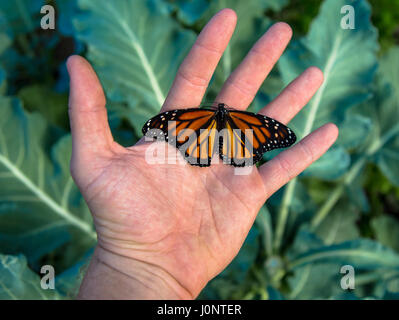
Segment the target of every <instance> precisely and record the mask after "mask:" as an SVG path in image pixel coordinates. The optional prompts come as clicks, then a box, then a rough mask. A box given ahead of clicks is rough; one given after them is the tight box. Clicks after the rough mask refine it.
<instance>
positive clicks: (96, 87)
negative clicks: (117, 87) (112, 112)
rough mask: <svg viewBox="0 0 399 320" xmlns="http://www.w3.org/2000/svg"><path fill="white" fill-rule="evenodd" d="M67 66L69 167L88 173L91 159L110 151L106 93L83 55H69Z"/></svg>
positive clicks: (91, 165)
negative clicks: (68, 80) (70, 146)
mask: <svg viewBox="0 0 399 320" xmlns="http://www.w3.org/2000/svg"><path fill="white" fill-rule="evenodd" d="M67 68H68V72H69V76H70V93H69V120H70V126H71V133H72V160H71V168H73V171H74V170H79V171H82V172H87V169H88V168H90V167H94V166H93V163H92V160H93V159H95V158H97V157H96V156H98V155H99V154H104V153H107V151H108V152H109V151H110V148H111V145H112V142H113V138H112V134H111V130H110V128H109V125H108V118H107V110H106V108H105V96H104V92H103V89H102V87H101V84H100V81H99V80H98V78H97V75H96V73H95V72H94V70H93V68H92V67H91V66H90V64H89V63H88V62H87V61H86V60H85V59H84V58H82V57H80V56H71V57H69V58H68V61H67ZM80 169H81V170H80ZM72 174H73V172H72ZM74 178H75V177H74Z"/></svg>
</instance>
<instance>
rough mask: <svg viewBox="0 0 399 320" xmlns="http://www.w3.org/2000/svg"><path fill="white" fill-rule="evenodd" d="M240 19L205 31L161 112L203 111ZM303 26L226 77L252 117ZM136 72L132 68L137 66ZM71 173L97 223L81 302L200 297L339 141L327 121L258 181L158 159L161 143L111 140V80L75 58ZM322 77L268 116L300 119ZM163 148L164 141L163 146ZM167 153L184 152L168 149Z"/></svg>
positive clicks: (296, 84) (313, 77)
mask: <svg viewBox="0 0 399 320" xmlns="http://www.w3.org/2000/svg"><path fill="white" fill-rule="evenodd" d="M235 24H236V15H235V13H234V12H233V11H232V10H230V9H224V10H222V11H220V12H219V13H218V14H216V15H215V16H214V17H213V18H212V19H211V20H210V21H209V23H208V24H207V25H206V26H205V28H204V29H203V30H202V32H201V34H200V35H199V36H198V39H197V41H196V43H195V44H194V45H193V47H192V49H191V51H190V53H189V54H188V56H187V57H186V58H185V60H184V62H183V63H182V65H181V66H180V68H179V71H178V73H177V75H176V78H175V80H174V83H173V85H172V88H171V89H170V92H169V94H168V97H167V99H166V101H165V103H164V105H163V107H162V110H161V111H167V110H171V109H176V108H187V107H192V106H193V105H200V103H201V100H202V98H203V95H204V93H205V90H206V88H207V85H208V83H209V81H210V79H211V76H212V73H213V71H214V69H215V67H216V65H217V63H218V61H219V59H220V57H221V55H222V53H223V51H224V49H225V48H226V46H227V43H228V41H229V40H230V37H231V35H232V33H233V30H234V28H235ZM291 34H292V31H291V29H290V27H289V26H288V25H287V24H285V23H277V24H275V25H273V26H272V27H271V28H270V29H269V30H268V31H267V33H266V34H265V35H264V36H262V37H261V38H260V39H259V40H258V42H257V43H256V44H255V45H254V46H253V48H252V49H251V51H250V52H249V53H248V55H247V56H246V58H245V59H244V60H243V61H242V63H241V64H240V65H239V66H238V67H237V69H236V70H235V71H234V72H233V73H232V74H231V75H230V77H229V78H228V79H227V81H226V82H225V84H224V86H223V88H222V90H221V92H220V93H219V95H218V97H217V99H216V100H217V101H219V102H223V103H226V104H227V105H230V106H232V107H234V108H236V109H242V110H245V109H246V108H247V107H248V105H249V104H250V103H251V101H252V100H253V98H254V96H255V94H256V92H257V90H258V89H259V87H260V85H261V84H262V82H263V80H264V79H265V77H266V76H267V74H268V73H269V72H270V70H271V69H272V67H273V65H274V64H275V62H276V61H277V60H278V58H279V57H280V55H281V54H282V52H283V50H284V48H285V47H286V45H287V43H288V42H289V39H290V38H291ZM127 67H129V66H127ZM68 70H69V73H70V78H71V83H70V88H71V89H70V90H71V91H70V102H69V106H70V109H69V113H70V121H71V131H72V141H73V152H72V159H71V173H72V176H73V178H74V180H75V181H76V183H77V185H78V187H79V188H80V190H81V192H82V194H83V196H84V198H85V200H86V202H87V204H88V206H89V208H90V210H91V212H92V214H93V218H94V223H95V226H96V231H97V234H98V245H97V248H96V250H95V253H94V256H93V258H92V261H91V264H90V267H89V269H88V271H87V273H86V276H85V279H84V281H83V284H82V287H81V290H80V294H79V297H80V298H86V299H101V298H117V299H123V298H125V299H161V298H166V299H179V298H181V299H192V298H195V297H197V295H198V294H199V293H200V291H201V290H202V288H203V287H204V286H205V285H206V284H207V282H208V281H209V280H210V279H212V278H213V277H214V276H216V275H217V274H218V273H220V272H221V271H222V270H223V269H224V268H225V267H226V266H227V265H228V264H229V263H230V262H231V260H232V259H233V258H234V257H235V255H236V254H237V253H238V251H239V250H240V248H241V246H242V244H243V242H244V240H245V237H246V236H247V234H248V232H249V230H250V228H251V226H252V224H253V222H254V220H255V217H256V215H257V213H258V211H259V209H260V208H261V206H262V205H263V204H264V202H265V201H266V199H268V198H269V197H270V196H271V195H272V194H273V193H274V192H276V191H277V190H278V189H279V188H280V187H282V186H283V185H284V184H285V183H287V182H288V181H289V180H290V179H292V178H294V177H295V176H297V175H298V174H299V173H301V172H302V171H303V170H305V169H306V168H307V167H308V166H309V165H310V164H311V163H312V162H313V161H315V160H316V159H318V158H319V157H320V156H321V155H322V154H323V153H324V152H326V151H327V149H328V148H329V147H330V146H331V145H332V144H333V142H334V141H335V139H336V138H337V135H338V130H337V127H336V126H335V125H333V124H326V125H324V126H323V127H321V128H319V129H317V130H315V131H314V132H312V133H311V134H310V135H309V136H307V137H305V138H304V139H302V140H301V141H300V142H299V143H297V144H296V145H295V146H293V147H291V148H289V149H287V150H285V151H284V152H281V153H280V154H279V155H278V156H276V157H274V158H273V159H272V160H270V161H268V162H267V163H265V164H264V165H262V166H260V167H259V168H258V169H257V168H254V170H252V171H251V173H250V174H248V175H235V174H234V170H235V168H233V167H231V166H227V165H224V164H222V163H219V164H212V165H211V166H210V167H208V168H201V167H196V166H191V165H189V164H188V163H183V164H181V163H177V164H156V165H154V164H149V163H148V162H147V161H146V158H145V152H146V150H147V148H148V147H149V145H151V144H150V143H144V142H143V141H140V142H139V143H138V144H136V145H135V146H132V147H129V148H123V147H122V146H120V145H119V144H117V143H116V142H115V141H114V140H113V138H112V135H111V131H110V129H109V125H108V121H107V112H106V109H105V97H104V94H103V91H102V88H101V85H100V83H99V81H98V79H97V77H96V75H95V73H94V71H93V70H92V68H91V67H90V65H89V64H88V62H87V61H85V60H84V59H83V58H81V57H78V56H73V57H71V58H69V60H68ZM322 81H323V76H322V73H321V71H320V70H319V69H317V68H315V67H311V68H309V69H307V70H305V71H304V72H303V73H302V74H301V75H300V76H299V77H298V78H297V79H295V80H294V81H293V82H292V83H291V84H290V85H289V86H287V87H286V88H285V89H284V91H283V92H282V93H281V94H280V95H279V96H278V97H277V98H276V99H275V100H274V101H272V102H271V103H270V104H268V105H267V106H265V107H264V108H263V109H262V110H261V111H260V113H261V114H264V115H267V116H269V117H271V118H274V119H276V120H278V121H280V122H282V123H285V124H286V123H287V122H289V121H290V120H291V119H292V118H293V117H294V116H295V115H296V113H298V112H299V110H300V109H301V108H302V107H303V106H304V105H305V104H306V103H307V101H308V100H309V99H310V98H311V97H312V95H313V94H314V93H315V91H316V90H317V89H318V88H319V86H320V85H321V83H322ZM158 143H163V142H158ZM168 152H172V153H178V151H177V150H176V149H175V148H173V147H171V146H169V147H168Z"/></svg>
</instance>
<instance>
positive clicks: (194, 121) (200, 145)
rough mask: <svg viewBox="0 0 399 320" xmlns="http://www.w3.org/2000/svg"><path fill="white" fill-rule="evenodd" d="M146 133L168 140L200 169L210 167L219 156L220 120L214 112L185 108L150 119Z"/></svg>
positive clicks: (144, 130)
mask: <svg viewBox="0 0 399 320" xmlns="http://www.w3.org/2000/svg"><path fill="white" fill-rule="evenodd" d="M142 131H143V134H144V135H146V136H148V137H152V138H155V139H158V140H166V141H168V142H169V143H170V144H171V145H173V146H175V147H177V148H178V149H179V150H180V152H181V153H182V154H183V156H184V158H185V159H186V160H187V161H188V162H189V163H190V164H191V165H197V166H202V167H205V166H209V165H210V164H211V159H212V156H213V154H214V153H215V151H216V150H215V145H216V143H215V142H216V139H217V119H216V117H215V110H214V109H199V108H191V109H181V110H172V111H167V112H163V113H161V114H158V115H157V116H155V117H153V118H152V119H150V120H148V121H147V122H146V124H145V125H144V127H143V130H142Z"/></svg>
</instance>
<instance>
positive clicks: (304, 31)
mask: <svg viewBox="0 0 399 320" xmlns="http://www.w3.org/2000/svg"><path fill="white" fill-rule="evenodd" d="M45 3H48V4H51V5H53V6H54V7H55V8H56V11H57V20H56V30H42V29H41V28H40V23H39V22H40V18H41V14H40V7H41V6H42V5H43V4H45ZM345 4H351V5H353V6H354V8H355V13H356V28H355V29H354V30H343V29H341V28H340V18H341V17H342V15H341V14H340V8H341V7H342V6H343V5H345ZM370 4H371V6H370ZM370 4H369V3H368V2H367V1H366V0H351V1H343V0H324V1H321V0H311V1H299V0H248V1H245V2H243V1H239V0H214V1H211V0H197V1H190V0H140V1H128V0H115V1H112V2H110V1H105V0H101V1H100V0H51V1H50V0H49V1H44V0H34V1H29V0H18V1H12V2H11V1H9V2H6V1H3V2H0V299H32V298H33V299H63V298H72V297H73V296H74V295H75V294H76V291H77V289H78V287H79V283H80V281H81V279H82V275H83V272H84V269H85V266H86V265H87V261H88V260H89V258H90V255H91V253H92V249H93V247H94V245H95V233H94V229H93V224H92V220H91V215H90V212H89V210H88V208H87V206H86V204H85V203H84V200H83V198H82V196H81V195H80V193H79V191H78V189H77V188H76V186H75V185H74V183H73V181H72V179H71V177H70V174H69V157H70V152H71V142H70V136H69V134H68V130H69V129H68V116H67V91H68V76H67V73H66V67H65V60H66V57H67V56H69V55H70V54H73V53H77V54H82V55H84V56H85V57H87V58H88V59H89V60H90V61H91V63H92V64H93V66H94V68H95V70H96V72H97V73H98V75H99V77H100V79H101V81H102V83H103V85H104V88H105V92H106V95H107V108H108V111H109V120H110V125H111V128H112V131H113V134H114V136H115V138H116V139H117V140H118V141H119V142H120V143H122V144H123V145H131V144H133V143H135V141H137V139H138V138H139V137H140V128H141V126H142V124H143V122H144V121H145V120H146V119H147V118H149V117H150V116H152V115H154V114H155V113H156V112H157V111H158V110H159V108H160V106H161V104H162V102H163V100H164V98H165V96H166V95H167V91H168V89H169V87H170V85H171V82H172V81H173V77H174V75H175V73H176V70H177V68H178V66H179V64H180V63H181V61H182V59H183V58H184V56H185V54H186V53H187V51H188V50H189V48H190V46H191V45H192V44H193V42H194V40H195V37H196V35H197V34H198V33H199V32H200V30H201V29H202V27H203V26H204V25H205V23H206V22H207V21H208V20H209V18H210V17H211V16H212V15H213V14H215V13H216V12H217V11H218V10H220V9H221V8H224V7H230V8H232V9H234V10H236V12H237V15H238V25H237V29H236V32H235V34H234V36H233V39H232V41H231V42H230V44H229V46H228V48H227V50H226V52H225V54H224V55H223V58H222V61H221V62H220V64H219V66H218V68H217V70H216V72H215V75H214V77H213V79H212V83H211V86H210V88H209V89H208V91H207V94H206V97H205V100H207V101H209V100H211V99H212V98H214V97H215V96H216V94H217V92H218V91H219V90H220V88H221V85H222V84H223V81H224V80H225V79H226V78H227V76H228V75H229V74H230V72H231V71H232V70H233V69H234V68H235V67H236V66H237V65H238V64H239V62H240V61H241V60H242V58H243V57H244V56H245V54H246V53H247V51H248V50H249V49H250V47H251V46H252V45H253V43H254V42H255V41H256V40H257V39H258V38H259V36H260V35H262V34H263V33H264V32H265V30H267V28H268V27H269V26H270V25H271V24H272V23H273V22H275V21H279V20H282V21H286V22H288V23H289V24H290V25H291V26H292V28H293V30H294V39H293V41H292V42H291V44H290V45H289V47H288V48H287V50H286V52H285V53H284V55H283V57H282V58H281V59H280V61H279V63H278V64H277V65H276V67H275V68H274V69H273V71H272V73H271V74H270V76H269V77H268V79H267V80H266V81H265V83H264V85H263V86H262V88H261V90H260V91H259V94H258V95H257V96H256V98H255V100H254V103H253V105H252V106H251V107H250V108H251V110H252V111H257V110H259V109H260V108H261V107H262V106H263V105H264V104H266V103H267V102H268V101H270V100H271V99H273V98H274V97H275V96H276V95H277V94H278V93H279V92H280V91H281V90H282V88H283V87H284V85H286V84H288V83H289V82H290V81H291V80H292V79H293V78H295V77H296V76H298V75H299V74H300V73H301V72H302V71H303V70H304V69H305V68H306V67H308V66H311V65H315V66H318V67H319V68H321V69H322V70H323V72H324V77H325V81H324V84H323V86H322V87H321V88H320V89H319V91H318V92H317V93H316V95H315V97H314V98H313V99H312V100H311V101H310V102H309V104H308V105H307V106H306V107H305V108H304V110H303V111H301V112H300V114H299V115H298V116H297V117H296V118H295V120H293V122H292V127H293V128H294V130H295V132H296V133H297V134H298V135H299V136H300V137H302V136H305V135H306V134H308V133H309V132H310V131H311V130H313V129H315V128H316V127H318V126H319V125H321V124H323V123H325V122H327V121H334V122H335V123H336V124H337V125H338V126H339V128H340V133H341V134H340V137H339V139H338V141H337V143H336V144H335V145H334V147H333V148H332V149H331V150H330V151H329V152H327V153H326V155H325V156H323V157H322V158H321V159H320V160H318V161H317V162H316V163H315V164H314V165H312V166H311V167H310V168H309V169H308V170H306V171H305V172H304V173H303V174H302V175H300V176H299V177H298V178H296V179H295V180H293V181H292V182H290V183H289V184H288V185H287V186H286V187H284V188H282V189H281V190H280V191H279V192H277V193H276V194H275V195H274V196H273V197H272V198H271V199H270V200H269V201H268V202H267V204H265V206H263V207H262V209H261V210H260V212H259V214H258V217H257V219H256V223H255V225H254V227H253V228H252V229H251V231H250V233H249V235H248V237H247V239H246V242H245V243H244V246H243V247H242V249H241V250H240V252H239V254H238V256H237V257H236V258H235V259H234V260H233V262H232V263H231V264H230V265H229V266H228V268H226V270H224V271H223V272H222V273H221V274H220V275H219V276H217V277H216V278H215V279H214V280H212V281H211V282H210V283H209V284H208V286H207V287H206V288H205V289H204V290H203V292H202V293H201V296H200V298H212V299H225V298H228V299H308V298H310V299H362V298H377V299H385V298H398V297H399V286H398V282H399V221H398V219H399V164H398V160H399V127H398V123H397V119H399V97H398V92H399V81H397V80H399V79H397V78H398V77H397V70H399V47H397V46H396V44H397V37H398V22H397V21H399V20H398V16H397V15H398V14H399V13H398V12H399V10H395V8H397V9H399V2H398V1H391V0H386V1H381V0H378V1H377V0H370ZM373 25H374V26H375V27H376V28H375V27H374V26H373ZM377 29H378V32H377ZM276 153H277V152H271V153H268V154H266V155H265V159H264V160H265V161H266V160H267V159H269V158H270V157H272V156H274V155H275V154H276ZM44 264H51V265H53V266H54V267H55V270H56V289H57V290H56V291H44V290H41V289H39V288H40V278H39V275H40V273H39V272H40V266H42V265H44ZM345 264H351V265H353V266H354V268H355V270H356V289H355V290H352V291H350V292H347V291H344V290H342V289H341V288H340V279H341V277H342V274H341V273H340V267H341V266H342V265H345Z"/></svg>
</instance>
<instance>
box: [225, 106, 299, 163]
mask: <svg viewBox="0 0 399 320" xmlns="http://www.w3.org/2000/svg"><path fill="white" fill-rule="evenodd" d="M224 131H225V132H224V133H223V134H222V136H223V145H222V146H221V148H220V151H219V152H220V156H221V158H222V159H223V161H224V162H225V163H228V164H232V165H234V166H245V165H252V164H255V163H256V162H258V161H259V160H260V159H261V158H262V155H263V153H265V152H267V151H270V150H273V149H278V148H286V147H289V146H291V145H292V144H293V143H295V141H296V136H295V134H294V132H293V131H292V130H291V129H290V128H288V127H287V126H285V125H284V124H282V123H281V122H278V121H277V120H274V119H272V118H269V117H266V116H263V115H260V114H255V113H251V112H246V111H236V110H229V111H228V114H227V119H226V129H225V130H224Z"/></svg>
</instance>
